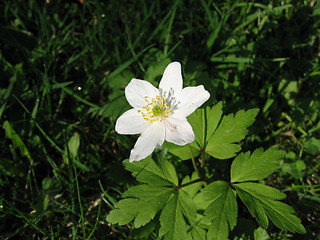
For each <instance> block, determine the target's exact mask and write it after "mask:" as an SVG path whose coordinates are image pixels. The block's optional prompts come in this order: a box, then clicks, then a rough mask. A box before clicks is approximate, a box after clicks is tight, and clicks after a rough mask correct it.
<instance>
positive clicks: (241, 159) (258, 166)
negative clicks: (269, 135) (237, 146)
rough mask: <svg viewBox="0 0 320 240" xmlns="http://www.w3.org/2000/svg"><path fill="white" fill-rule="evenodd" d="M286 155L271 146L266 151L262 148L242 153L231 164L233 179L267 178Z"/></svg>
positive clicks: (234, 180)
mask: <svg viewBox="0 0 320 240" xmlns="http://www.w3.org/2000/svg"><path fill="white" fill-rule="evenodd" d="M284 155H285V152H284V151H280V150H277V149H276V148H269V149H267V150H266V151H265V152H264V151H263V149H262V148H259V149H256V150H255V151H254V152H253V153H252V154H251V155H250V152H246V153H240V154H239V155H238V156H237V157H236V158H235V160H234V161H233V162H232V165H231V181H232V182H244V181H255V180H261V179H263V178H266V177H267V176H269V175H270V174H271V173H273V172H274V171H275V170H276V169H277V168H278V165H279V164H278V163H279V160H280V159H281V158H283V157H284Z"/></svg>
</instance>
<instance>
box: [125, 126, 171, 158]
mask: <svg viewBox="0 0 320 240" xmlns="http://www.w3.org/2000/svg"><path fill="white" fill-rule="evenodd" d="M164 137H165V130H164V125H163V123H162V122H155V123H153V124H151V125H149V127H148V128H147V129H145V131H143V132H142V134H141V135H140V137H139V138H138V140H137V142H136V144H135V145H134V148H133V149H132V150H131V153H130V158H129V161H130V162H133V161H140V160H141V159H144V158H146V157H148V156H149V155H150V154H151V153H152V152H153V150H154V149H155V148H158V147H160V146H161V145H162V144H163V142H164Z"/></svg>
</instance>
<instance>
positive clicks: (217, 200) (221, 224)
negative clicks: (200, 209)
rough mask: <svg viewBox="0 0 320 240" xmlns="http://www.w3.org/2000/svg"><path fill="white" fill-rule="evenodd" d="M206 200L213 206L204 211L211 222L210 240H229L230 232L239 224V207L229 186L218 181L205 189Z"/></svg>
mask: <svg viewBox="0 0 320 240" xmlns="http://www.w3.org/2000/svg"><path fill="white" fill-rule="evenodd" d="M203 197H204V200H209V199H210V200H211V201H212V202H211V204H210V205H209V206H208V207H207V209H206V210H205V211H204V214H205V218H206V219H208V220H209V221H211V225H210V226H209V230H208V236H207V238H208V239H217V240H224V239H228V234H229V230H232V229H233V228H234V227H235V225H236V223H237V214H238V207H237V201H236V197H235V195H234V193H233V191H232V189H231V188H230V186H229V184H228V183H227V182H224V181H216V182H213V183H211V184H209V185H208V186H207V187H206V188H205V189H204V195H203Z"/></svg>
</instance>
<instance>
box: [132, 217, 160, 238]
mask: <svg viewBox="0 0 320 240" xmlns="http://www.w3.org/2000/svg"><path fill="white" fill-rule="evenodd" d="M157 220H158V219H157ZM156 227H157V223H156V221H155V220H152V221H151V222H149V223H147V224H146V225H144V226H142V227H140V228H133V229H132V230H131V232H130V239H142V238H146V237H148V236H150V234H152V232H153V231H154V229H155V228H156Z"/></svg>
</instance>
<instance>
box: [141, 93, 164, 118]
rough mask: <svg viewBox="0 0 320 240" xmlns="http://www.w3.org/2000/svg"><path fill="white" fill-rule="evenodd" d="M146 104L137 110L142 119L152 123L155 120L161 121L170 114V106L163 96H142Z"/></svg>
mask: <svg viewBox="0 0 320 240" xmlns="http://www.w3.org/2000/svg"><path fill="white" fill-rule="evenodd" d="M144 99H145V100H146V103H147V105H146V106H144V107H143V110H138V112H139V113H141V115H142V117H143V119H144V120H146V121H148V122H150V123H153V122H156V121H161V122H162V121H163V120H165V119H166V117H168V116H169V114H170V106H169V104H168V103H167V102H166V100H165V98H163V97H159V96H156V97H155V98H149V97H144Z"/></svg>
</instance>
